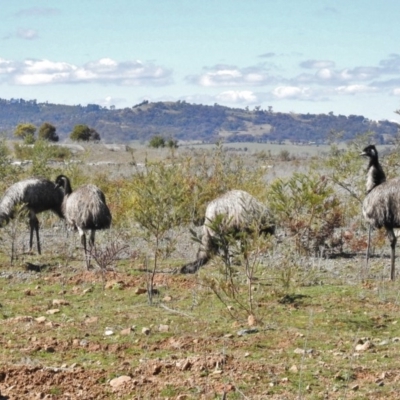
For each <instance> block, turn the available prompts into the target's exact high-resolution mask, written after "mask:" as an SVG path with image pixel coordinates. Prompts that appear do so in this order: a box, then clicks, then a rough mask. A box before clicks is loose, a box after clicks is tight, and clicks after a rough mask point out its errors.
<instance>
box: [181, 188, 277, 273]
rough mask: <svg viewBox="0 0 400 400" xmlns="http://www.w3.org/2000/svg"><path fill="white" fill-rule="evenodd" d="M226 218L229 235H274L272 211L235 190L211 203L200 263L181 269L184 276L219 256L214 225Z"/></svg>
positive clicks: (224, 229) (225, 225)
mask: <svg viewBox="0 0 400 400" xmlns="http://www.w3.org/2000/svg"><path fill="white" fill-rule="evenodd" d="M220 215H222V216H223V218H222V221H221V226H220V227H221V230H222V231H224V232H226V233H239V232H243V231H246V232H250V231H251V230H253V229H254V227H256V228H257V229H258V230H259V232H260V233H270V234H274V232H275V225H274V224H273V223H272V218H271V215H270V212H269V210H268V209H267V208H266V207H265V206H264V205H263V204H262V203H260V202H259V201H258V200H257V199H255V198H254V197H253V196H252V195H251V194H249V193H247V192H245V191H243V190H231V191H229V192H226V193H225V194H223V195H222V196H220V197H218V198H216V199H214V200H213V201H211V202H210V203H209V204H208V206H207V208H206V213H205V223H204V225H203V228H202V241H201V246H200V248H199V251H198V253H197V259H196V261H194V262H192V263H189V264H186V265H184V266H183V267H182V268H181V273H184V274H187V273H195V272H196V271H197V270H198V269H199V268H200V267H201V266H203V265H204V264H206V263H207V262H208V261H209V260H210V259H211V257H212V256H213V255H214V254H216V253H217V251H218V247H217V245H216V243H215V240H214V238H215V235H216V233H215V232H214V231H213V230H212V229H211V224H212V223H213V222H214V221H215V220H216V218H217V217H218V216H220Z"/></svg>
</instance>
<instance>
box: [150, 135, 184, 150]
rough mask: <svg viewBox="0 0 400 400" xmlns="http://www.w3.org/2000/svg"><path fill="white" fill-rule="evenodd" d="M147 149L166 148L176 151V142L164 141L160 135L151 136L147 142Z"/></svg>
mask: <svg viewBox="0 0 400 400" xmlns="http://www.w3.org/2000/svg"><path fill="white" fill-rule="evenodd" d="M149 147H153V148H156V149H158V148H164V147H168V148H170V149H177V148H178V141H177V140H175V139H172V138H169V139H165V138H164V137H163V136H161V135H155V136H153V137H152V138H151V139H150V141H149Z"/></svg>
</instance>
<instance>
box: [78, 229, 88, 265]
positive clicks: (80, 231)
mask: <svg viewBox="0 0 400 400" xmlns="http://www.w3.org/2000/svg"><path fill="white" fill-rule="evenodd" d="M78 231H79V236H80V237H81V244H82V247H83V253H84V257H85V262H86V269H89V262H88V254H87V248H86V234H85V231H83V230H82V229H79V228H78Z"/></svg>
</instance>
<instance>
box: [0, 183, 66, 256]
mask: <svg viewBox="0 0 400 400" xmlns="http://www.w3.org/2000/svg"><path fill="white" fill-rule="evenodd" d="M63 198H64V193H63V191H62V189H56V190H55V189H54V183H53V182H51V181H49V180H47V179H42V178H31V179H26V180H23V181H20V182H17V183H14V184H13V185H11V186H10V187H9V188H8V189H7V190H6V191H5V193H4V195H3V198H2V199H1V201H0V226H3V225H5V224H7V223H8V222H9V221H10V219H12V218H14V216H15V207H16V206H18V205H22V206H23V208H24V209H26V210H27V211H28V215H29V226H30V237H29V250H30V251H32V245H33V232H34V231H35V232H36V244H37V251H38V253H39V254H41V246H40V238H39V220H38V218H37V216H36V215H37V214H40V213H41V212H43V211H48V210H50V211H53V212H54V213H55V214H57V215H58V216H59V217H60V218H63V214H62V211H61V205H62V202H63Z"/></svg>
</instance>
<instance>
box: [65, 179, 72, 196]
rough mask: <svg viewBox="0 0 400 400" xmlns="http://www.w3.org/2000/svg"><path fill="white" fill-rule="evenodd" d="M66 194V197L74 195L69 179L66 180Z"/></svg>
mask: <svg viewBox="0 0 400 400" xmlns="http://www.w3.org/2000/svg"><path fill="white" fill-rule="evenodd" d="M64 193H65V195H66V196H68V195H70V194H71V193H72V187H71V183H70V181H69V179H64Z"/></svg>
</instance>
